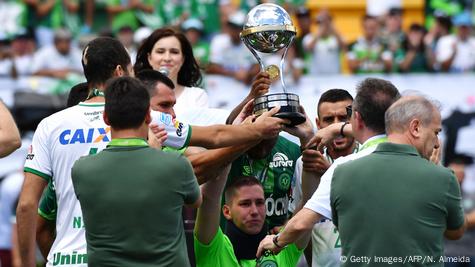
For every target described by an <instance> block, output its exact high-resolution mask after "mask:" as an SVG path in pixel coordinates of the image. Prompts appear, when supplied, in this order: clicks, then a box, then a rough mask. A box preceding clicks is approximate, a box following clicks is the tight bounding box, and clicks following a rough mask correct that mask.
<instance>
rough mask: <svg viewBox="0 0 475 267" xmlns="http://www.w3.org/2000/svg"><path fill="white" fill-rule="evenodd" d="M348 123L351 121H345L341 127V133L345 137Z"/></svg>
mask: <svg viewBox="0 0 475 267" xmlns="http://www.w3.org/2000/svg"><path fill="white" fill-rule="evenodd" d="M348 124H350V122H349V121H345V122H344V123H343V125H341V128H340V135H341V136H342V137H345V133H344V132H343V129H345V126H346V125H348Z"/></svg>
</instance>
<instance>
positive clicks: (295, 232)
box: [256, 208, 321, 258]
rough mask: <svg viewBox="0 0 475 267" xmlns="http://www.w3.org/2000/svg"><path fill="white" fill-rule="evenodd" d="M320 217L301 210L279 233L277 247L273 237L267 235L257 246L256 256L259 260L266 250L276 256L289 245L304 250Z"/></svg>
mask: <svg viewBox="0 0 475 267" xmlns="http://www.w3.org/2000/svg"><path fill="white" fill-rule="evenodd" d="M320 217H321V216H320V214H318V213H316V212H314V211H312V210H310V209H307V208H303V209H302V210H300V211H299V212H298V213H297V214H296V215H295V216H294V217H292V218H291V219H290V221H289V222H288V223H287V224H286V225H285V228H284V230H283V231H282V232H280V233H279V237H278V238H277V240H276V242H277V244H278V245H279V247H277V246H276V245H275V244H274V238H275V235H268V236H266V237H265V238H264V239H263V240H262V241H261V243H260V244H259V248H258V249H257V255H256V256H257V257H258V258H259V257H260V256H261V255H262V253H263V252H264V251H266V250H270V251H272V252H273V253H274V254H277V253H279V252H280V251H281V250H282V249H283V247H285V246H286V245H288V244H291V243H295V245H296V246H297V248H299V249H303V248H305V247H306V246H307V243H308V241H309V239H310V234H309V233H310V231H311V230H312V229H313V226H314V225H315V224H316V223H317V222H318V220H320Z"/></svg>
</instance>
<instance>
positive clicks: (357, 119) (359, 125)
mask: <svg viewBox="0 0 475 267" xmlns="http://www.w3.org/2000/svg"><path fill="white" fill-rule="evenodd" d="M352 116H353V121H354V122H355V124H356V125H354V126H353V125H352V127H355V128H356V129H361V128H362V126H363V125H365V123H364V121H363V118H362V117H361V114H360V113H359V112H358V111H353V115H352Z"/></svg>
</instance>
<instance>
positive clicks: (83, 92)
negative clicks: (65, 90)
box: [66, 82, 89, 108]
mask: <svg viewBox="0 0 475 267" xmlns="http://www.w3.org/2000/svg"><path fill="white" fill-rule="evenodd" d="M88 95H89V88H88V85H87V83H86V82H84V83H78V84H76V85H75V86H73V87H71V90H70V91H69V94H68V101H67V103H66V106H67V107H68V108H69V107H72V106H75V105H77V104H79V102H81V101H85V100H86V99H87V96H88Z"/></svg>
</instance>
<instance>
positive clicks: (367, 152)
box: [332, 147, 374, 167]
mask: <svg viewBox="0 0 475 267" xmlns="http://www.w3.org/2000/svg"><path fill="white" fill-rule="evenodd" d="M373 151H374V149H373V148H371V147H369V148H366V149H363V150H360V151H358V152H357V153H353V154H349V155H346V156H344V157H339V158H337V159H336V160H335V161H334V162H333V164H332V165H334V166H335V167H336V166H339V165H341V164H344V163H348V162H352V161H355V160H357V159H361V158H364V157H367V156H369V155H370V154H371V153H372V152H373Z"/></svg>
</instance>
